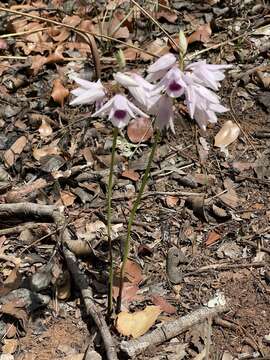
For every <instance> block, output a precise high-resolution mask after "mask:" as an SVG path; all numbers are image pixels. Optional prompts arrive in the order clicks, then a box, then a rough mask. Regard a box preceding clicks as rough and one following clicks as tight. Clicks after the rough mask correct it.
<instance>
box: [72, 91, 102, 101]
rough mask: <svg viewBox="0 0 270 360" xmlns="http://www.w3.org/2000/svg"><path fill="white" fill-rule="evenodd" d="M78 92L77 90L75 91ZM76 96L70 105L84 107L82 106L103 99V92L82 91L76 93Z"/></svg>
mask: <svg viewBox="0 0 270 360" xmlns="http://www.w3.org/2000/svg"><path fill="white" fill-rule="evenodd" d="M76 90H79V89H76ZM77 93H78V94H80V95H78V96H77V97H76V98H75V99H73V100H72V101H71V102H70V105H84V104H94V103H95V102H96V101H98V100H100V99H102V98H104V96H105V93H104V91H103V90H95V91H93V90H87V91H86V90H84V91H83V92H82V91H77Z"/></svg>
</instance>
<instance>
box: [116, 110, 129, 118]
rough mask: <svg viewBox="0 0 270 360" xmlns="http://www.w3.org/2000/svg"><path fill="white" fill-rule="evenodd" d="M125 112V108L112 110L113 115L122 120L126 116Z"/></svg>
mask: <svg viewBox="0 0 270 360" xmlns="http://www.w3.org/2000/svg"><path fill="white" fill-rule="evenodd" d="M126 115H127V112H126V110H115V112H114V116H115V117H116V118H117V119H118V120H122V119H124V118H125V117H126Z"/></svg>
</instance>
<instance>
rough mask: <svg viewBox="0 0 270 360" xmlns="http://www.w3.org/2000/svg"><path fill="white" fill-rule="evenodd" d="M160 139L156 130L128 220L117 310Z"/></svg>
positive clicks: (120, 301) (118, 309)
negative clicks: (143, 197) (131, 239)
mask: <svg viewBox="0 0 270 360" xmlns="http://www.w3.org/2000/svg"><path fill="white" fill-rule="evenodd" d="M158 140H159V132H156V134H155V142H154V144H153V146H152V149H151V153H150V155H149V158H148V163H147V166H146V169H145V172H144V175H143V179H142V183H141V186H140V189H139V193H138V195H137V198H136V200H135V201H134V204H133V207H132V209H131V213H130V216H129V220H128V228H127V237H126V240H125V245H124V254H123V260H122V265H121V269H120V284H119V294H118V297H117V307H116V311H117V312H120V309H121V303H122V291H123V285H124V274H125V266H126V263H127V260H128V255H129V250H130V235H131V228H132V225H133V222H134V220H135V216H136V211H137V209H138V207H139V205H140V203H141V199H142V195H143V192H144V188H145V185H146V184H147V180H148V177H149V173H150V170H151V164H152V161H153V158H154V154H155V151H156V148H157V144H158Z"/></svg>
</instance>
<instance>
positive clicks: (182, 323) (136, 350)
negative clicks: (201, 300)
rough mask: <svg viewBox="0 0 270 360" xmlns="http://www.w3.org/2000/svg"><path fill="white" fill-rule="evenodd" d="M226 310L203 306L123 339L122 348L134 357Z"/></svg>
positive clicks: (221, 307) (222, 307)
mask: <svg viewBox="0 0 270 360" xmlns="http://www.w3.org/2000/svg"><path fill="white" fill-rule="evenodd" d="M226 310H227V307H226V306H221V305H219V306H216V307H214V308H208V307H202V308H200V309H198V310H196V311H194V312H192V313H190V314H188V315H186V316H183V317H181V318H180V319H177V320H175V321H170V322H167V323H165V324H163V325H162V326H161V327H160V328H158V329H155V330H153V331H152V332H150V333H147V334H145V335H143V336H141V337H140V338H138V339H135V340H129V341H122V342H121V344H120V349H121V350H122V351H123V352H124V353H125V354H127V355H128V356H129V357H133V356H135V355H138V354H140V353H142V352H143V351H145V350H146V349H147V348H148V347H149V346H153V345H159V344H162V343H163V342H165V341H167V340H169V339H171V338H173V337H175V336H178V335H179V334H181V333H182V332H184V331H186V330H188V329H189V328H190V327H192V326H193V325H195V324H198V323H201V322H203V321H204V320H206V319H208V318H209V317H215V316H217V315H218V314H219V313H221V312H224V311H226Z"/></svg>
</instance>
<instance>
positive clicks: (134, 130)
mask: <svg viewBox="0 0 270 360" xmlns="http://www.w3.org/2000/svg"><path fill="white" fill-rule="evenodd" d="M153 133H154V130H153V126H152V123H151V120H150V119H148V118H144V117H140V118H136V119H133V120H132V121H130V123H129V125H128V128H127V135H128V138H129V140H130V141H132V142H133V143H139V142H143V141H147V140H149V139H151V137H152V136H153Z"/></svg>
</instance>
